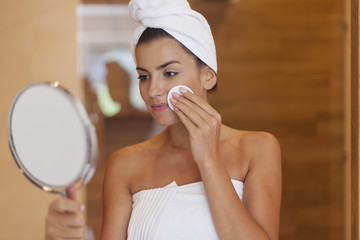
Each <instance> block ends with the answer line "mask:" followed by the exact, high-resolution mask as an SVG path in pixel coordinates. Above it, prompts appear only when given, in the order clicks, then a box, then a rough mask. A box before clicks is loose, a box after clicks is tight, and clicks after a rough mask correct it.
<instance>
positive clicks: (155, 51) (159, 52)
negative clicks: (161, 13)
mask: <svg viewBox="0 0 360 240" xmlns="http://www.w3.org/2000/svg"><path fill="white" fill-rule="evenodd" d="M135 57H136V62H137V65H138V66H140V65H141V64H152V63H153V64H155V65H156V64H163V63H165V62H168V61H180V62H184V63H185V62H187V61H188V60H189V61H190V60H191V56H190V55H189V54H188V53H187V52H186V51H185V50H184V49H183V47H182V46H181V45H180V43H179V42H178V41H176V40H174V39H171V38H162V39H157V40H154V41H151V42H149V43H143V44H140V45H138V46H137V47H136V50H135Z"/></svg>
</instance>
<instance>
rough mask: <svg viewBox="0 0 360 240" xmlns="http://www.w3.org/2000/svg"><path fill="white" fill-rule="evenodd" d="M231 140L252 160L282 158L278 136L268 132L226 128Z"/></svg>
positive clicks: (277, 159)
mask: <svg viewBox="0 0 360 240" xmlns="http://www.w3.org/2000/svg"><path fill="white" fill-rule="evenodd" d="M226 132H227V136H228V139H230V141H229V142H232V144H233V145H235V146H236V148H237V149H238V150H239V151H241V152H242V153H244V155H245V156H247V157H248V158H249V159H251V162H254V161H255V160H256V161H257V160H260V161H262V160H264V161H266V160H267V161H279V160H280V159H281V157H280V155H281V150H280V144H279V142H278V140H277V138H276V137H275V136H274V135H273V134H271V133H268V132H263V131H243V130H236V129H232V128H228V127H227V128H226Z"/></svg>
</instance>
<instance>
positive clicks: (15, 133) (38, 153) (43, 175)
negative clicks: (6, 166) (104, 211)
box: [8, 82, 97, 195]
mask: <svg viewBox="0 0 360 240" xmlns="http://www.w3.org/2000/svg"><path fill="white" fill-rule="evenodd" d="M8 121H9V122H8V129H9V147H10V150H11V153H12V155H13V158H14V160H15V162H16V164H17V166H18V167H19V168H20V171H21V172H22V173H23V174H24V175H25V176H26V177H27V178H28V179H29V180H30V181H31V182H32V183H33V184H35V185H36V186H38V187H40V188H41V189H43V190H44V191H46V192H53V193H62V194H65V193H66V188H68V187H70V186H75V187H76V188H79V187H81V186H82V185H84V184H86V183H87V182H88V181H89V180H90V179H91V177H92V175H93V174H94V172H95V168H96V157H97V138H96V132H95V128H94V126H93V125H92V124H91V121H90V120H89V117H88V115H87V113H86V111H85V109H84V107H83V106H82V104H81V103H80V102H79V101H78V100H77V99H76V98H75V97H73V96H72V95H71V94H70V93H69V92H68V91H67V90H65V89H64V88H62V87H60V86H59V85H58V83H57V82H55V83H35V84H32V85H29V86H27V87H25V88H24V89H22V90H21V91H20V92H19V93H18V94H17V96H16V97H15V99H14V101H13V103H12V106H11V108H10V113H9V119H8ZM65 195H66V194H65Z"/></svg>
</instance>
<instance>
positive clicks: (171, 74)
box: [164, 72, 178, 77]
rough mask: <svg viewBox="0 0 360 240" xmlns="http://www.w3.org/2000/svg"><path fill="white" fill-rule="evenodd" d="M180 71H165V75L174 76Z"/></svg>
mask: <svg viewBox="0 0 360 240" xmlns="http://www.w3.org/2000/svg"><path fill="white" fill-rule="evenodd" d="M177 74H178V73H177V72H165V73H164V75H165V76H166V77H174V76H176V75H177Z"/></svg>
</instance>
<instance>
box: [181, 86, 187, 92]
mask: <svg viewBox="0 0 360 240" xmlns="http://www.w3.org/2000/svg"><path fill="white" fill-rule="evenodd" d="M179 89H180V92H182V93H187V92H188V90H187V89H186V88H183V87H181V88H179Z"/></svg>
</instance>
